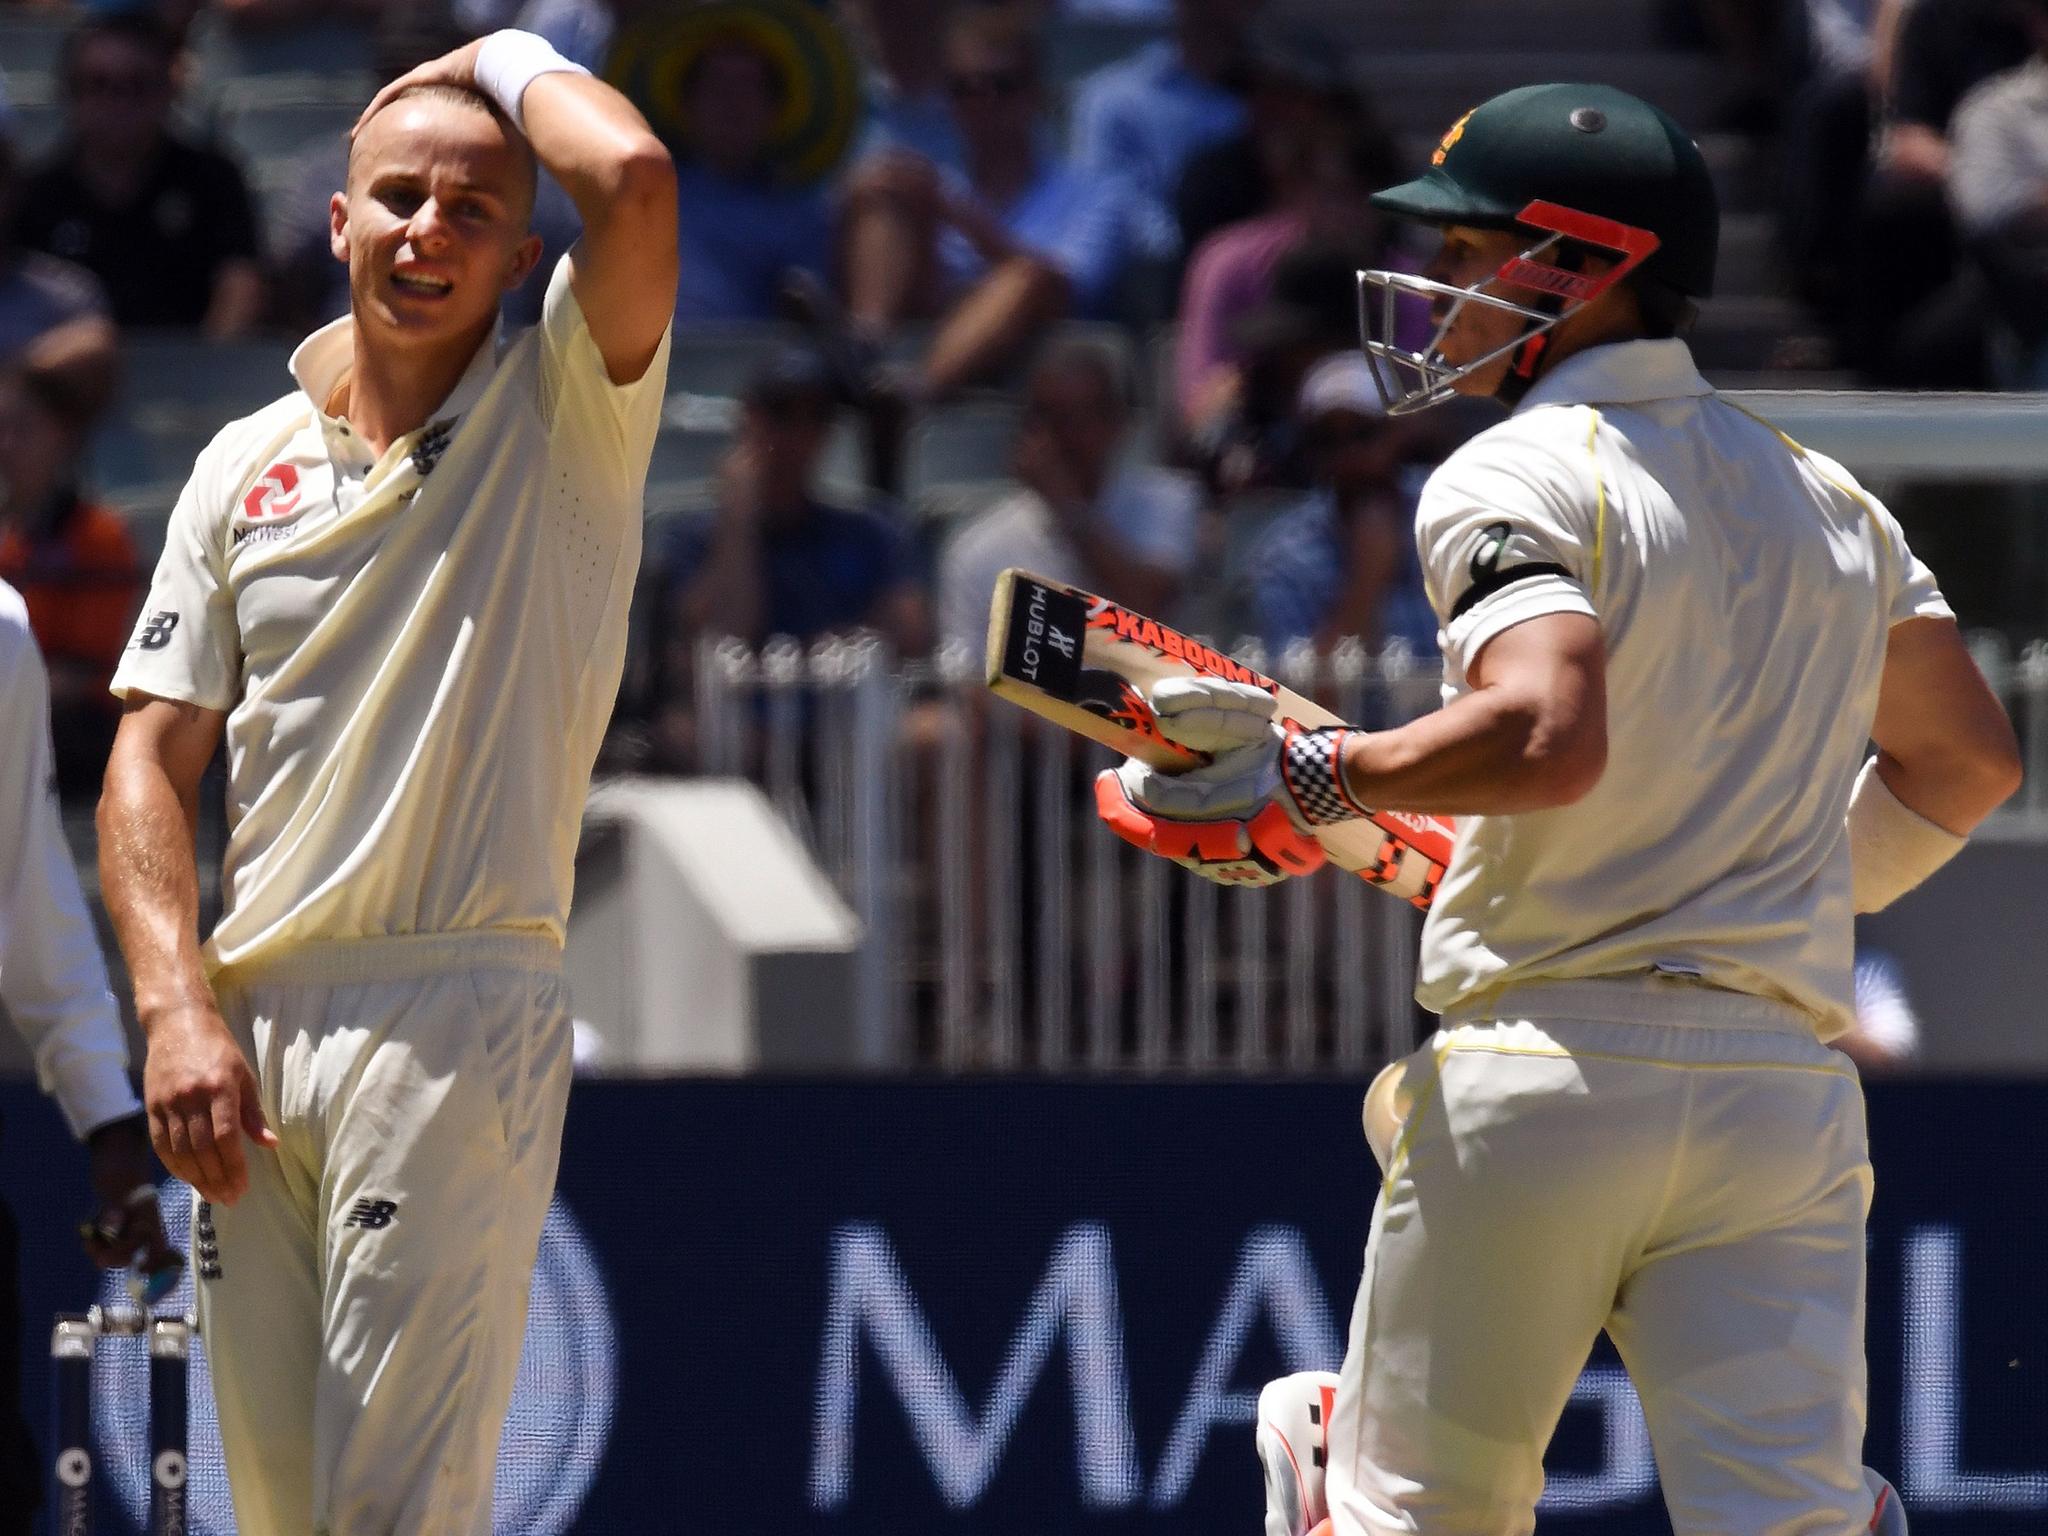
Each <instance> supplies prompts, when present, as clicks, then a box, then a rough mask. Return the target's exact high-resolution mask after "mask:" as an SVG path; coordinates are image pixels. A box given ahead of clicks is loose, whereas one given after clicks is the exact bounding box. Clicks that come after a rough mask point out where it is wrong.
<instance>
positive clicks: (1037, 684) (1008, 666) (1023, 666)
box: [985, 568, 1455, 908]
mask: <svg viewBox="0 0 2048 1536" xmlns="http://www.w3.org/2000/svg"><path fill="white" fill-rule="evenodd" d="M1167 677H1220V678H1225V679H1227V680H1229V681H1230V682H1234V683H1252V684H1254V685H1256V686H1258V687H1260V688H1263V689H1265V690H1266V692H1268V693H1270V694H1272V695H1273V697H1274V698H1275V699H1276V700H1278V701H1279V709H1278V715H1279V717H1280V718H1281V719H1283V720H1291V721H1293V722H1294V723H1295V724H1297V725H1300V726H1303V727H1311V726H1318V725H1342V724H1344V723H1345V722H1344V721H1343V720H1341V719H1339V718H1338V716H1336V715H1335V714H1332V713H1331V712H1330V711H1329V710H1327V709H1325V708H1323V707H1322V706H1321V705H1320V704H1317V703H1315V702H1314V701H1313V700H1310V699H1305V698H1303V697H1302V696H1301V695H1300V694H1298V693H1295V692H1294V691H1292V690H1291V689H1287V688H1283V687H1281V686H1280V684H1278V683H1277V682H1275V681H1274V680H1273V679H1272V678H1270V677H1267V676H1265V675H1264V674H1263V673H1260V672H1254V671H1253V670H1252V669H1251V668H1250V667H1247V666H1245V665H1244V664H1243V663H1241V662H1238V661H1234V660H1232V659H1231V658H1230V657H1228V656H1226V655H1224V654H1223V653H1222V652H1221V651H1218V650H1215V649H1213V648H1212V647H1210V646H1207V645H1204V644H1202V643H1201V642H1200V641H1198V640H1195V639H1192V638H1190V637H1189V636H1187V635H1183V634H1181V633H1180V632H1179V631H1178V630H1175V629H1172V628H1170V627H1168V626H1167V625H1164V624H1161V623H1160V622H1159V621H1158V620H1157V619H1151V618H1147V617H1146V616H1145V615H1144V614H1142V613H1136V612H1133V611H1132V610H1131V609H1129V608H1126V607H1124V606H1122V605H1121V604H1119V603H1114V602H1111V601H1110V600H1109V599H1108V598H1106V597H1101V596H1098V595H1097V594H1095V593H1093V592H1084V591H1082V590H1081V589H1080V588H1079V587H1070V586H1068V585H1066V583H1064V582H1058V581H1051V580H1048V579H1047V578H1046V577H1043V576H1034V575H1033V574H1031V572H1029V571H1022V570H1017V569H1014V568H1012V569H1010V570H1007V571H1004V572H1003V573H1002V575H1000V576H998V577H997V578H996V590H995V599H994V602H993V604H992V605H991V607H990V609H989V619H988V653H987V669H986V674H985V681H986V682H987V683H988V686H989V691H990V692H992V693H994V694H995V695H996V696H997V697H998V698H1004V699H1008V700H1009V701H1010V702H1011V703H1013V704H1020V705H1022V706H1023V707H1024V708H1025V709H1028V710H1030V711H1031V712H1032V713H1033V714H1034V715H1039V716H1042V717H1043V718H1045V719H1047V720H1050V721H1052V722H1053V724H1055V725H1060V726H1064V727H1066V729H1068V730H1070V731H1074V732H1076V733H1078V734H1080V735H1082V736H1086V737H1088V738H1090V739H1091V740H1093V741H1099V742H1101V743H1102V744H1103V745H1104V746H1106V747H1109V748H1111V749H1112V750H1114V751H1116V752H1118V753H1120V754H1122V755H1123V756H1126V757H1136V758H1141V759H1143V760H1144V761H1145V762H1147V763H1149V764H1151V765H1152V766H1153V767H1154V768H1158V769H1161V770H1164V771H1166V772H1176V771H1178V772H1185V771H1186V770H1188V769H1190V768H1198V767H1200V766H1201V765H1202V764H1204V763H1206V762H1207V761H1208V760H1209V759H1208V756H1207V754H1206V753H1202V752H1196V751H1192V750H1190V749H1189V748H1187V747H1183V746H1181V745H1180V744H1179V743H1178V742H1175V741H1172V740H1170V739H1169V738H1168V737H1167V735H1166V734H1165V732H1163V731H1161V730H1160V728H1159V721H1158V719H1157V718H1156V717H1155V716H1154V715H1153V713H1152V706H1151V705H1150V704H1148V703H1147V702H1146V697H1147V694H1148V693H1149V691H1150V689H1151V687H1152V685H1153V684H1154V683H1156V682H1158V681H1159V680H1160V679H1161V678H1167ZM1454 835H1455V832H1454V828H1453V826H1452V823H1451V822H1450V821H1449V819H1447V818H1445V817H1441V816H1421V815H1416V814H1414V813H1412V812H1408V811H1374V812H1372V813H1371V814H1370V815H1368V816H1365V817H1361V818H1360V819H1358V820H1356V821H1345V822H1338V823H1336V824H1335V825H1332V826H1329V827H1324V828H1322V829H1320V830H1319V831H1317V833H1316V841H1317V842H1319V843H1321V844H1322V846H1323V851H1324V852H1325V853H1327V854H1328V855H1329V856H1330V861H1331V862H1332V863H1333V864H1337V865H1339V866H1341V867H1342V868H1345V869H1348V870H1350V871H1351V872H1352V873H1354V874H1356V875H1358V876H1359V877H1360V878H1361V879H1363V880H1365V881H1367V882H1369V883H1370V884H1373V885H1377V886H1379V887H1381V888H1382V889H1384V890H1386V891H1387V892H1388V893H1389V894H1391V895H1395V896H1398V897H1400V898H1401V899H1403V900H1404V901H1407V902H1409V903H1411V904H1412V905H1414V906H1417V907H1425V908H1426V907H1427V906H1428V905H1429V904H1430V901H1431V900H1432V899H1433V898H1434V897H1435V895H1436V888H1437V883H1438V882H1439V881H1440V880H1441V879H1442V878H1443V873H1444V866H1445V865H1446V864H1448V863H1449V862H1450V858H1451V843H1452V839H1453V837H1454Z"/></svg>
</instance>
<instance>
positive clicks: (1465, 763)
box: [1344, 689, 1606, 816]
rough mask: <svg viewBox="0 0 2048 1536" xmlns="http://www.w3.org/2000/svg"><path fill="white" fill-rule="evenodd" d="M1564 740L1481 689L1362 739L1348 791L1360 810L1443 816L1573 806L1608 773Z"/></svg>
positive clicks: (1597, 755)
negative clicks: (1370, 809)
mask: <svg viewBox="0 0 2048 1536" xmlns="http://www.w3.org/2000/svg"><path fill="white" fill-rule="evenodd" d="M1605 762H1606V752H1605V746H1604V739H1603V741H1602V743H1601V745H1600V747H1599V749H1598V750H1597V751H1596V752H1592V753H1589V752H1588V751H1586V750H1585V749H1583V748H1582V747H1579V746H1578V745H1576V744H1574V743H1571V742H1568V741H1566V740H1564V739H1562V737H1561V735H1560V733H1559V732H1557V731H1556V730H1555V728H1554V727H1553V725H1552V723H1551V722H1549V721H1547V720H1546V719H1545V718H1544V711H1543V710H1542V709H1541V708H1539V707H1537V706H1535V705H1534V704H1532V703H1531V702H1529V701H1527V700H1525V699H1521V698H1518V697H1516V696H1514V695H1511V694H1505V693H1501V692H1496V691H1495V690H1490V689H1482V690H1480V691H1478V692H1476V693H1469V694H1466V695H1465V696H1464V697H1462V698H1459V699H1455V700H1453V701H1452V702H1451V703H1450V704H1448V705H1446V706H1445V707H1444V708H1442V709H1438V710H1433V711H1431V712H1430V713H1429V714H1426V715H1424V716H1422V717H1421V718H1419V719H1416V720H1412V721H1410V722H1409V723H1408V724H1406V725H1403V726H1399V727H1397V728H1396V729H1394V730H1391V731H1373V732H1367V731H1358V732H1354V733H1353V734H1352V735H1351V736H1350V737H1349V738H1348V739H1347V740H1346V742H1345V744H1344V784H1345V787H1346V788H1347V789H1348V790H1349V791H1350V792H1351V795H1352V797H1353V798H1354V799H1355V800H1356V801H1357V802H1358V803H1359V804H1360V805H1369V806H1371V807H1373V809H1375V810H1383V811H1429V812H1433V813H1435V814H1437V815H1442V816H1507V815H1513V814H1515V813H1517V812H1521V811H1540V810H1548V809H1550V808H1552V807H1554V806H1559V805H1568V804H1570V803H1571V802H1572V801H1573V800H1576V799H1578V798H1579V797H1580V796H1581V795H1583V794H1585V792H1586V791H1587V790H1589V789H1591V788H1592V787H1593V784H1594V783H1595V782H1596V781H1597V780H1598V779H1599V777H1600V770H1601V768H1603V767H1604V766H1605Z"/></svg>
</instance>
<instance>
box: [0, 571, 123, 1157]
mask: <svg viewBox="0 0 2048 1536" xmlns="http://www.w3.org/2000/svg"><path fill="white" fill-rule="evenodd" d="M55 773H56V765H55V759H54V756H53V754H52V752H51V748H50V681H49V676H48V674H47V673H46V672H45V670H44V668H43V658H42V655H41V653H40V652H39V651H37V649H36V642H35V637H34V636H33V635H32V634H31V633H30V632H29V627H28V605H27V604H25V603H24V602H22V600H21V594H20V593H18V592H16V591H15V590H14V588H12V587H10V586H9V585H7V583H6V582H4V581H0V1004H5V1006H6V1009H7V1016H8V1017H9V1018H10V1019H11V1020H12V1021H13V1023H14V1027H15V1029H16V1030H17V1031H19V1032H20V1034H21V1037H22V1039H23V1040H25V1041H27V1042H28V1048H29V1050H30V1051H31V1052H32V1053H33V1054H34V1056H35V1061H36V1081H37V1083H38V1084H40V1085H41V1087H42V1090H43V1092H45V1093H47V1094H49V1095H50V1096H51V1097H52V1098H54V1099H55V1100H56V1101H57V1105H58V1107H59V1108H60V1109H62V1110H63V1111H64V1120H65V1123H66V1124H68V1125H69V1126H70V1127H71V1134H72V1135H74V1136H77V1137H80V1138H83V1137H84V1136H85V1135H86V1134H87V1133H89V1132H91V1131H95V1130H97V1129H98V1128H99V1127H101V1126H103V1125H105V1124H107V1122H109V1121H111V1120H120V1119H124V1118H125V1117H127V1116H129V1115H133V1114H139V1113H140V1112H141V1110H142V1104H141V1101H140V1100H138V1099H137V1098H136V1097H135V1089H134V1087H133V1085H132V1084H130V1083H129V1081H128V1041H127V1038H126V1037H125V1036H124V1035H123V1034H122V1033H121V1016H120V1014H119V1012H117V1011H116V1009H115V1007H114V995H113V993H111V992H110V991H108V990H107V965H106V961H105V960H104V959H103V958H102V957H101V955H100V948H99V940H98V939H97V938H96V937H94V934H93V929H92V919H91V917H90V916H88V915H87V913H86V910H85V896H84V894H83V893H82V892H80V890H79V889H78V871H77V870H76V869H74V868H72V866H71V850H70V849H69V848H68V847H66V846H65V843H64V824H63V821H62V820H61V818H60V817H59V816H58V814H57V785H56V778H55Z"/></svg>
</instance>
